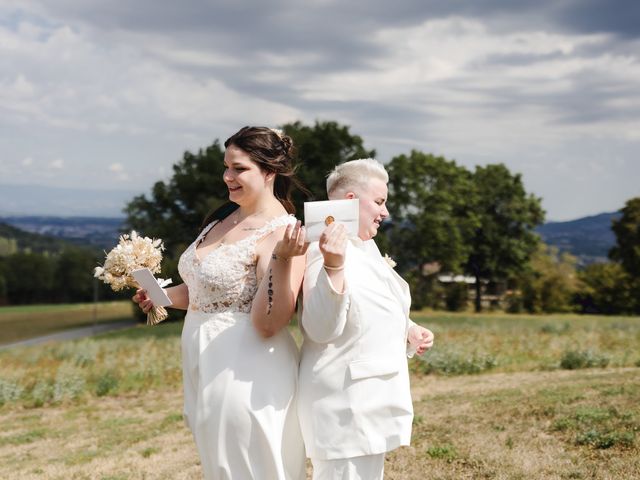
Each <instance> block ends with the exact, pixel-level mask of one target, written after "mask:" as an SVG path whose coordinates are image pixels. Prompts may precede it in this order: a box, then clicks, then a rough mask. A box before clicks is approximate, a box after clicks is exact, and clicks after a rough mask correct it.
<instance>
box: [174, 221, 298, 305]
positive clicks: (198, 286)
mask: <svg viewBox="0 0 640 480" xmlns="http://www.w3.org/2000/svg"><path fill="white" fill-rule="evenodd" d="M295 222H296V218H295V217H294V216H293V215H282V216H280V217H276V218H274V219H273V220H271V221H269V222H267V223H266V224H265V225H264V226H263V227H261V228H259V229H258V230H256V231H255V232H254V233H253V234H252V235H250V236H248V237H246V238H243V239H242V240H239V241H237V242H234V243H222V244H220V245H218V246H217V247H216V248H215V249H213V250H212V251H210V252H209V253H208V254H206V256H204V257H200V258H199V257H198V255H197V254H196V247H197V246H198V244H199V243H200V241H201V240H202V239H203V238H204V236H205V235H206V234H207V232H208V231H209V230H211V228H212V227H213V226H214V225H215V223H216V222H213V223H211V224H209V225H208V226H207V227H206V228H205V229H204V230H202V232H201V233H200V235H198V238H196V240H195V241H194V242H193V243H192V244H191V245H190V246H189V248H187V249H186V250H185V251H184V253H183V254H182V256H181V257H180V261H179V262H178V271H179V272H180V276H181V277H182V280H184V283H185V284H186V285H187V287H188V288H189V309H190V310H197V311H201V312H207V313H217V312H244V313H249V312H250V311H251V302H253V297H254V296H255V294H256V291H257V290H258V281H257V278H256V261H257V258H256V244H257V243H258V241H259V240H260V239H261V238H264V237H265V236H266V235H268V234H269V233H271V232H273V231H274V230H275V229H277V228H279V227H283V226H285V225H288V224H290V223H291V224H293V223H295Z"/></svg>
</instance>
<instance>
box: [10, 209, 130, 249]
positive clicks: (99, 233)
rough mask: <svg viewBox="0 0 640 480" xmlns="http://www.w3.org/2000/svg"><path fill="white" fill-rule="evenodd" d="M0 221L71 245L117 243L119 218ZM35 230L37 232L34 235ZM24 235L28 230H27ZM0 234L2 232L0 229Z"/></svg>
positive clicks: (107, 247)
mask: <svg viewBox="0 0 640 480" xmlns="http://www.w3.org/2000/svg"><path fill="white" fill-rule="evenodd" d="M0 222H4V223H5V224H8V225H11V226H12V227H15V229H20V231H23V232H22V233H25V234H26V232H29V234H31V235H32V236H33V238H34V239H35V238H37V237H38V235H45V236H47V238H56V239H64V240H66V241H67V242H70V243H73V244H75V245H87V246H92V247H98V248H100V249H102V250H110V249H111V248H112V247H114V246H115V245H116V244H117V243H118V237H119V235H120V229H121V228H122V226H123V223H124V219H123V218H101V217H44V216H37V217H36V216H27V217H20V216H14V217H0ZM35 234H38V235H35ZM27 235H28V234H27ZM0 236H3V235H2V233H0Z"/></svg>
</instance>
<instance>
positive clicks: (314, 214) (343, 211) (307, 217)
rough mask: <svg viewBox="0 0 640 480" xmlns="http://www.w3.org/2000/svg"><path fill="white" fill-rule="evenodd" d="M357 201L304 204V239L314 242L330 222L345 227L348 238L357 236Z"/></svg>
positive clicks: (327, 201)
mask: <svg viewBox="0 0 640 480" xmlns="http://www.w3.org/2000/svg"><path fill="white" fill-rule="evenodd" d="M358 212H359V201H358V199H357V198H354V199H351V200H324V201H320V202H304V226H305V229H306V231H307V234H306V239H307V241H309V242H315V241H317V240H319V239H320V234H321V233H322V232H323V230H324V229H325V228H327V225H329V224H330V223H332V222H338V223H342V224H343V225H344V226H345V227H347V232H348V235H349V236H350V237H352V236H353V237H357V236H358V227H359V215H358Z"/></svg>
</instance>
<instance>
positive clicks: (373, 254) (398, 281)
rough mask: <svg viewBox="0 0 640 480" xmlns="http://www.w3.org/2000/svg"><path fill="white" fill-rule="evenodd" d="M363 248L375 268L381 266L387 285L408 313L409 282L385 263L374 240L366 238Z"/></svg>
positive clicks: (409, 299) (409, 305)
mask: <svg viewBox="0 0 640 480" xmlns="http://www.w3.org/2000/svg"><path fill="white" fill-rule="evenodd" d="M363 244H364V246H365V250H366V252H367V254H368V256H369V257H370V258H371V259H372V260H373V261H374V262H375V265H376V268H382V269H384V271H385V274H386V275H385V276H386V277H387V278H388V279H389V285H390V286H391V290H392V291H393V294H394V295H395V296H396V297H397V298H398V300H399V301H400V303H401V305H402V308H403V310H404V311H405V313H406V314H407V316H408V315H409V309H410V308H411V292H410V290H409V284H408V283H407V282H406V281H405V280H404V278H402V277H401V276H400V275H398V273H397V272H396V271H395V270H394V269H393V267H391V265H389V264H388V263H387V261H386V260H385V259H384V258H383V257H382V254H381V253H380V249H379V248H378V245H376V242H374V241H373V240H368V241H366V242H363Z"/></svg>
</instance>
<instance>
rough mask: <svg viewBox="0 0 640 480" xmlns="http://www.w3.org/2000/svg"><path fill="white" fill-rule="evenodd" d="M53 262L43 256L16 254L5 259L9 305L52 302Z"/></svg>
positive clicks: (46, 256) (47, 256)
mask: <svg viewBox="0 0 640 480" xmlns="http://www.w3.org/2000/svg"><path fill="white" fill-rule="evenodd" d="M54 268H55V263H54V260H53V259H52V258H51V257H50V256H49V255H45V254H40V253H28V252H18V253H16V254H14V255H11V256H9V257H7V258H6V262H5V275H6V276H5V279H6V288H7V297H8V299H9V303H11V304H14V305H16V304H18V305H21V304H29V303H37V302H47V301H51V300H52V297H53V295H52V291H53V286H54V275H53V273H54Z"/></svg>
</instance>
